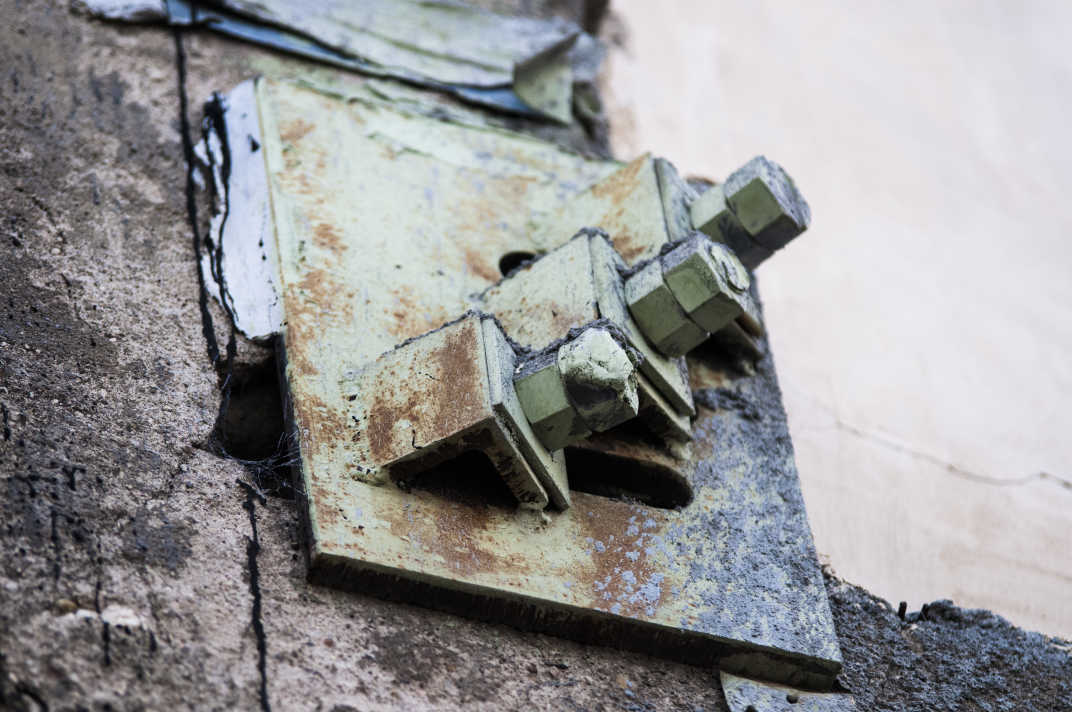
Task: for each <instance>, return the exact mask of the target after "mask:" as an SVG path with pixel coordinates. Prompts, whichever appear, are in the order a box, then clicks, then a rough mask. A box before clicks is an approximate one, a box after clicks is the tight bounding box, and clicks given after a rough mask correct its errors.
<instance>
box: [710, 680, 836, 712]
mask: <svg viewBox="0 0 1072 712" xmlns="http://www.w3.org/2000/svg"><path fill="white" fill-rule="evenodd" d="M721 677H722V692H723V694H724V695H725V696H726V704H727V706H729V708H730V712H856V702H855V701H854V700H853V698H852V695H850V694H848V693H844V692H809V691H807V690H798V689H795V688H792V687H787V686H785V685H776V684H774V683H770V682H762V681H758V680H749V679H748V678H745V677H737V676H736V675H730V674H729V673H725V672H724V673H722V676H721Z"/></svg>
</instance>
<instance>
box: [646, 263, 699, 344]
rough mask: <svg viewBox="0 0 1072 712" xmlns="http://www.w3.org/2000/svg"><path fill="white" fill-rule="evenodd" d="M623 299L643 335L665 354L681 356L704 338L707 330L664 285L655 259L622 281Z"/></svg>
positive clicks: (660, 265)
mask: <svg viewBox="0 0 1072 712" xmlns="http://www.w3.org/2000/svg"><path fill="white" fill-rule="evenodd" d="M625 301H626V304H628V305H629V313H630V314H632V315H633V319H635V320H636V323H637V325H638V326H639V327H640V330H641V331H642V332H643V333H644V336H645V338H647V340H648V341H650V342H651V344H652V345H653V346H654V347H655V348H656V349H658V350H659V351H660V352H661V353H663V354H665V355H667V356H683V355H684V354H686V353H687V352H689V351H691V350H692V349H693V348H695V347H696V346H698V345H700V344H701V343H703V342H704V341H705V340H706V339H707V336H708V334H707V332H706V331H704V330H703V329H701V328H700V327H699V326H697V324H696V322H694V321H693V320H692V319H690V318H689V315H688V314H686V313H685V310H684V309H682V308H681V305H680V304H678V303H677V300H676V299H674V295H673V293H671V291H670V288H669V287H668V286H666V282H665V280H663V268H662V264H661V263H660V262H659V260H654V261H652V262H649V263H648V264H647V265H646V266H645V267H643V268H642V269H640V270H638V271H637V272H636V273H635V274H633V275H632V276H631V277H629V278H628V279H627V280H626V281H625Z"/></svg>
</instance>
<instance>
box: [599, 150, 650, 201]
mask: <svg viewBox="0 0 1072 712" xmlns="http://www.w3.org/2000/svg"><path fill="white" fill-rule="evenodd" d="M650 160H651V158H650V157H648V156H641V157H639V158H634V159H633V160H632V161H631V162H629V163H628V164H626V165H625V166H622V167H621V168H620V169H618V171H617V172H615V173H612V174H610V175H609V176H607V177H606V178H604V179H603V180H602V181H600V182H599V183H596V184H595V185H593V186H592V195H594V196H595V197H597V198H599V199H600V200H603V199H607V200H610V201H611V202H613V203H614V204H616V205H624V204H625V202H626V201H627V200H628V199H629V196H631V195H632V194H633V190H634V188H636V178H637V175H638V174H639V173H640V169H642V168H643V167H644V164H645V163H647V162H648V161H650Z"/></svg>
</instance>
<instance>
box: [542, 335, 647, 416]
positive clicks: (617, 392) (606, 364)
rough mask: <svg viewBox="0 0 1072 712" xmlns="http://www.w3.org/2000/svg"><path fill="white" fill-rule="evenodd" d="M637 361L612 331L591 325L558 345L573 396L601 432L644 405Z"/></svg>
mask: <svg viewBox="0 0 1072 712" xmlns="http://www.w3.org/2000/svg"><path fill="white" fill-rule="evenodd" d="M636 368H637V366H636V363H635V362H634V360H633V358H632V357H631V356H630V354H629V352H628V351H627V350H626V348H625V346H624V345H623V344H622V343H620V342H619V341H618V340H617V339H615V338H614V337H613V336H612V335H611V333H610V332H609V331H607V330H606V329H602V328H589V329H586V330H585V331H584V332H582V333H581V334H580V335H579V336H577V337H576V338H574V339H573V340H572V341H569V342H567V343H565V344H563V345H562V346H560V347H559V349H558V370H559V373H561V374H562V380H563V381H564V382H565V384H566V392H567V393H568V394H569V399H570V401H572V403H573V405H574V406H575V407H576V408H577V412H578V413H580V416H581V418H582V419H583V420H584V422H585V423H586V424H587V425H588V427H589V428H591V429H592V430H595V431H597V432H602V431H604V430H609V429H610V428H613V427H614V426H615V425H618V424H620V423H624V422H625V421H627V420H629V419H630V418H635V417H636V414H637V412H638V410H639V408H640V396H639V394H638V393H637V375H636Z"/></svg>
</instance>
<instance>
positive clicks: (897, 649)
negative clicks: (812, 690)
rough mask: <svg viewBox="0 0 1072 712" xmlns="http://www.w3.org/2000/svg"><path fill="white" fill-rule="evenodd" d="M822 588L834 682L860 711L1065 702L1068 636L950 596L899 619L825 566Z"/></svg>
mask: <svg viewBox="0 0 1072 712" xmlns="http://www.w3.org/2000/svg"><path fill="white" fill-rule="evenodd" d="M826 589H827V593H828V594H829V596H830V607H831V610H832V611H833V614H834V622H835V624H836V626H837V629H838V637H839V638H840V639H841V650H842V653H843V655H844V658H845V667H844V669H843V671H842V674H841V677H840V681H841V684H842V686H843V687H845V688H847V689H849V690H850V691H851V692H852V693H853V695H854V696H855V698H856V707H857V709H859V710H861V711H862V710H875V711H876V712H884V711H887V710H888V711H889V712H894V711H896V712H924V711H926V712H932V711H933V712H946V711H948V712H953V711H954V710H990V711H992V712H1013V711H1014V710H1015V711H1019V710H1039V711H1040V712H1041V710H1047V711H1048V712H1062V711H1064V712H1067V711H1068V710H1072V654H1070V653H1069V649H1070V647H1072V646H1070V645H1069V644H1068V642H1067V641H1062V640H1059V639H1057V638H1051V637H1047V636H1045V635H1042V634H1040V633H1030V632H1028V631H1024V630H1021V629H1019V628H1017V627H1015V626H1013V625H1012V624H1010V623H1009V622H1008V621H1006V620H1005V619H1004V618H1002V617H1001V616H998V615H995V614H993V613H991V612H989V611H982V610H971V609H964V608H958V607H957V606H955V605H953V604H952V603H951V602H950V601H936V602H934V603H931V604H929V605H925V606H923V608H922V610H920V611H919V612H917V613H910V614H908V616H907V618H906V619H905V620H904V621H902V620H900V619H899V618H898V616H897V612H896V611H894V610H893V608H892V607H891V606H890V605H889V604H888V603H886V602H885V601H882V600H880V599H878V598H876V597H874V596H872V595H871V594H869V593H867V592H866V591H864V590H863V589H862V588H860V587H858V586H853V585H852V584H848V583H845V582H844V581H841V580H839V579H837V578H835V577H834V576H833V575H831V574H830V573H829V572H827V575H826Z"/></svg>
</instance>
